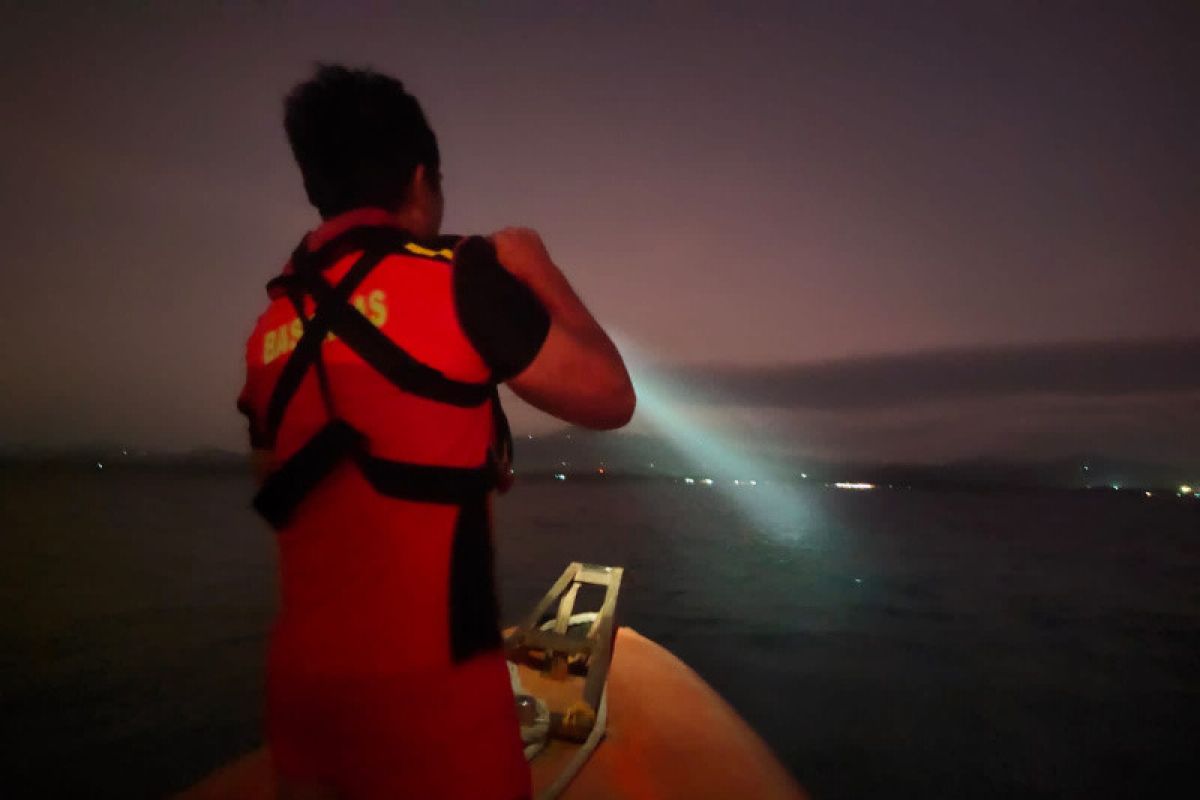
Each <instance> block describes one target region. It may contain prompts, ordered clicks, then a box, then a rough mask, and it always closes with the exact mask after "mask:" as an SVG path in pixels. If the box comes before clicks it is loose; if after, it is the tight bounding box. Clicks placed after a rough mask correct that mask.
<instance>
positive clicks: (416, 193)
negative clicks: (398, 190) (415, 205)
mask: <svg viewBox="0 0 1200 800" xmlns="http://www.w3.org/2000/svg"><path fill="white" fill-rule="evenodd" d="M428 181H429V173H428V171H427V170H426V169H425V165H424V164H417V167H416V169H414V170H413V173H412V177H411V178H410V179H409V181H408V186H406V187H405V194H407V195H408V196H409V198H412V199H416V198H418V197H421V196H422V195H423V194H425V193H427V192H428V191H429V187H430V184H429V182H428Z"/></svg>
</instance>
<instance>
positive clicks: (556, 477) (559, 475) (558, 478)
mask: <svg viewBox="0 0 1200 800" xmlns="http://www.w3.org/2000/svg"><path fill="white" fill-rule="evenodd" d="M566 479H567V476H566V475H563V474H562V473H561V472H556V473H554V480H556V481H565V480H566Z"/></svg>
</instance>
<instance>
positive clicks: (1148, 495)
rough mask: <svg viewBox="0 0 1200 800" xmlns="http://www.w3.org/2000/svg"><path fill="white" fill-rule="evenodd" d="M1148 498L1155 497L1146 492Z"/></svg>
mask: <svg viewBox="0 0 1200 800" xmlns="http://www.w3.org/2000/svg"><path fill="white" fill-rule="evenodd" d="M1146 497H1154V495H1153V494H1152V493H1150V492H1146Z"/></svg>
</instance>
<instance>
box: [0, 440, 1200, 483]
mask: <svg viewBox="0 0 1200 800" xmlns="http://www.w3.org/2000/svg"><path fill="white" fill-rule="evenodd" d="M514 449H515V453H516V458H515V468H516V471H517V474H518V475H519V476H521V477H523V478H532V479H540V478H545V479H550V478H552V477H553V476H555V475H559V474H561V475H563V476H564V477H570V478H575V479H579V478H583V477H588V478H597V479H598V478H617V477H624V478H672V479H674V478H682V477H685V476H687V477H693V478H696V479H701V478H706V477H710V478H713V479H717V480H732V479H743V480H754V479H756V480H775V481H811V482H816V483H834V482H838V481H854V482H867V483H874V484H878V485H885V486H886V485H889V484H891V485H904V486H924V487H952V486H967V487H1014V488H1016V487H1028V488H1038V487H1040V488H1055V489H1085V488H1105V489H1110V490H1111V489H1112V488H1113V487H1117V488H1120V489H1160V490H1165V489H1169V490H1171V491H1175V490H1176V489H1177V488H1178V487H1179V486H1180V485H1182V484H1188V485H1200V463H1194V464H1151V463H1142V462H1132V461H1123V460H1120V459H1111V458H1105V457H1103V456H1098V455H1095V456H1093V455H1078V456H1071V457H1065V458H1060V459H1054V460H1049V461H1029V462H1022V461H1005V460H997V459H985V458H979V459H971V460H963V461H955V462H951V463H945V464H903V463H863V462H859V463H852V462H837V461H828V460H820V459H810V458H804V457H802V456H799V455H786V456H785V455H778V454H774V455H770V454H754V453H752V452H740V453H739V454H738V458H737V464H738V465H739V467H738V468H736V469H735V466H734V465H732V464H728V463H722V462H721V461H720V459H719V458H718V457H717V456H713V457H712V458H711V459H709V460H706V461H698V460H696V459H695V458H693V457H691V456H689V455H688V454H687V453H685V452H683V450H682V449H681V448H679V447H678V446H676V445H674V444H673V443H672V442H671V441H669V440H667V439H664V438H660V437H657V436H649V435H645V434H637V433H625V432H616V433H611V432H605V433H601V432H596V431H589V430H586V429H583V428H566V429H563V430H560V431H557V432H554V433H551V434H541V435H539V434H534V435H525V436H519V437H518V438H517V440H516V441H515V442H514ZM0 465H9V466H14V465H15V466H21V467H25V468H29V467H39V468H52V469H63V468H69V469H78V470H102V469H110V470H111V469H117V470H122V469H152V470H186V471H226V470H230V471H242V470H248V469H249V459H248V457H247V454H246V453H238V452H231V451H228V450H217V449H196V450H191V451H187V452H151V451H146V450H138V449H133V448H128V447H119V446H112V445H104V446H96V447H87V448H76V449H71V450H57V451H39V450H36V449H31V448H21V449H13V448H10V449H7V450H0ZM747 465H750V466H747ZM738 469H740V470H741V471H738ZM747 469H749V470H750V471H751V472H753V473H754V474H742V472H745V471H746V470H747ZM601 470H603V473H601Z"/></svg>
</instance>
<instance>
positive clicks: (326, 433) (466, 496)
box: [253, 228, 511, 528]
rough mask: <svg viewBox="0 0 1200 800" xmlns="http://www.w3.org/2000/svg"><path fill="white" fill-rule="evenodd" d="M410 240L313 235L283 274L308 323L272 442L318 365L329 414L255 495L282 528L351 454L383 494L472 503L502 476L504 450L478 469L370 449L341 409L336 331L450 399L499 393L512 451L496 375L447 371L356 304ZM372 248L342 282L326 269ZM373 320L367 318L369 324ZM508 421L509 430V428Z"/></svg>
mask: <svg viewBox="0 0 1200 800" xmlns="http://www.w3.org/2000/svg"><path fill="white" fill-rule="evenodd" d="M405 242H406V240H405V239H404V238H403V237H402V236H401V235H400V234H399V233H398V232H397V231H395V229H382V228H381V229H355V230H352V231H350V232H348V233H347V234H343V236H341V237H338V238H336V239H334V240H333V241H331V242H329V243H328V244H326V245H325V246H323V247H322V248H320V249H319V250H317V251H316V252H314V253H308V252H307V251H306V250H305V248H304V242H301V244H300V247H298V248H297V249H296V252H295V253H294V254H293V256H292V267H293V275H291V276H287V277H284V278H280V279H277V281H276V285H282V288H284V289H285V290H286V291H287V294H288V298H289V300H290V301H291V303H292V305H293V307H294V308H295V309H296V313H297V315H298V316H299V319H300V320H301V324H302V325H303V326H304V333H303V335H302V336H301V337H300V340H299V341H298V342H297V343H296V348H295V349H294V350H293V352H292V354H291V355H290V356H289V358H288V362H287V363H286V364H285V365H284V368H283V370H282V372H281V373H280V376H279V379H278V381H277V382H276V384H275V388H274V390H273V391H272V393H271V399H270V403H269V405H268V409H267V431H268V436H269V439H270V442H271V444H272V446H273V445H274V441H275V436H276V434H277V433H278V431H279V425H280V423H281V422H282V419H283V415H284V412H285V411H286V410H287V405H288V403H289V402H290V401H291V399H292V398H293V397H294V396H295V394H296V391H297V390H298V389H299V387H300V384H301V382H302V381H303V379H304V375H305V373H306V372H307V371H308V368H309V367H310V366H312V367H315V369H316V371H317V379H318V382H319V384H320V390H321V396H322V399H323V401H324V404H325V409H326V412H327V414H328V416H329V421H328V422H327V423H326V424H325V426H324V427H323V428H321V430H319V431H318V432H317V433H316V434H315V435H313V437H312V438H310V439H309V440H308V441H307V442H305V443H304V445H303V446H302V447H301V448H300V449H299V450H298V451H296V453H295V454H293V455H292V456H291V457H290V458H289V459H288V460H287V461H286V462H284V463H283V465H282V466H280V467H279V469H277V470H276V471H275V472H273V473H272V474H271V475H270V476H268V478H267V479H266V481H264V483H263V486H262V488H261V489H260V490H259V492H258V493H257V494H256V495H255V497H254V501H253V502H254V507H255V508H256V509H257V510H258V511H259V513H261V514H262V515H263V516H264V517H265V518H266V519H267V521H268V522H270V523H271V524H272V525H273V526H275V527H276V528H283V527H285V526H286V525H287V523H288V522H289V521H290V519H291V517H292V514H293V513H294V512H295V510H296V507H297V506H298V505H299V504H300V502H301V501H302V500H303V499H304V498H305V497H306V496H307V495H308V493H309V492H310V491H312V489H313V487H314V486H316V484H317V483H319V482H320V481H321V480H322V479H323V478H325V477H326V476H327V475H328V474H329V473H330V472H332V471H333V469H334V468H335V467H337V466H338V464H340V463H341V462H342V461H344V460H346V459H352V460H353V461H354V462H355V463H356V464H357V465H358V467H359V469H360V470H361V472H362V474H363V476H364V477H365V478H366V480H367V481H368V482H369V483H370V484H371V486H372V487H373V488H374V489H375V490H376V491H377V492H379V493H380V494H383V495H386V496H388V497H395V498H398V499H402V500H412V501H417V502H427V503H444V504H450V505H458V506H466V505H467V504H469V503H472V502H474V501H478V500H479V499H480V498H482V497H483V496H484V495H485V494H486V493H487V492H488V491H490V490H491V489H492V488H494V487H495V486H496V484H497V476H498V470H497V468H496V462H495V456H494V455H493V454H492V453H490V452H489V454H488V461H487V463H485V464H484V465H482V466H480V467H475V468H465V467H443V466H436V465H428V464H413V463H409V462H403V461H389V460H387V459H383V458H378V457H375V456H372V455H370V453H369V452H368V451H367V446H366V443H367V438H366V436H365V435H364V434H363V433H362V432H361V431H359V430H357V429H356V428H354V427H353V426H352V425H350V424H349V423H348V422H346V421H345V420H343V419H340V418H338V416H337V412H336V408H335V405H334V400H333V393H332V389H331V387H330V384H329V377H328V375H327V374H326V370H325V363H324V360H323V359H322V358H321V344H322V342H324V340H325V339H326V337H327V336H328V334H330V333H336V334H337V335H338V336H339V337H340V338H342V339H343V340H344V341H345V343H346V344H347V345H348V346H349V347H350V348H351V349H352V350H353V351H354V352H355V353H356V354H357V355H358V356H359V357H360V358H362V359H363V361H365V362H366V363H367V364H369V365H370V366H371V367H373V368H374V369H376V370H377V371H378V372H380V373H381V374H383V375H384V376H385V377H386V378H388V380H389V381H391V382H392V383H393V384H395V385H396V386H398V387H399V388H401V389H404V390H406V391H409V392H412V393H414V394H419V395H422V396H425V397H430V398H432V399H436V400H441V401H442V402H446V403H450V404H453V405H461V406H477V405H479V404H481V403H483V402H484V401H486V400H487V399H489V398H491V399H492V400H493V402H494V404H495V405H494V407H493V415H497V414H498V415H499V416H498V417H494V419H493V424H494V425H495V426H496V434H497V435H498V441H499V442H501V443H503V444H504V445H507V447H506V448H505V449H506V450H508V452H511V436H510V434H509V433H508V424H507V420H506V419H504V412H503V410H502V409H500V404H499V397H497V396H496V392H495V387H494V386H493V385H491V384H471V383H463V382H460V381H454V380H451V379H449V378H446V377H445V375H443V374H442V373H441V372H439V371H438V370H436V369H433V368H432V367H429V366H427V365H425V364H422V363H420V362H419V361H417V360H416V359H414V358H413V357H412V356H410V355H409V354H408V353H407V352H405V351H404V350H403V349H401V348H400V347H399V346H398V345H396V344H395V343H394V342H392V341H391V339H389V338H387V336H386V335H384V334H383V333H382V332H381V331H379V329H378V328H376V327H375V326H374V325H372V324H371V323H370V321H368V320H367V319H366V318H365V317H364V316H363V315H362V314H361V313H360V312H359V311H358V309H356V308H355V307H354V306H353V305H351V304H350V302H349V301H350V296H351V293H352V292H353V291H354V289H355V288H357V287H358V286H359V284H361V283H362V282H363V280H365V279H366V277H367V275H369V274H370V272H371V270H373V269H374V268H375V267H376V266H378V264H379V262H380V261H382V260H383V258H384V257H386V256H387V255H388V254H389V253H390V252H394V251H395V250H396V249H398V246H402V245H403V244H404V243H405ZM357 249H362V250H363V255H362V256H360V257H359V259H358V260H357V261H356V262H355V263H354V264H353V265H352V266H351V267H350V269H349V270H348V271H347V272H346V275H345V276H344V277H343V278H342V280H340V281H338V283H337V285H336V286H331V285H330V284H329V283H328V282H327V281H326V280H325V279H324V277H322V275H321V266H322V265H323V264H328V263H330V262H331V260H336V259H338V258H341V257H342V256H344V255H346V254H348V253H350V252H354V251H355V250H357ZM304 290H307V291H308V292H309V293H310V294H311V295H312V297H313V299H314V300H315V301H316V311H315V313H314V314H313V316H312V318H311V319H310V318H308V317H307V316H306V315H305V313H304V302H303V295H302V292H303V291H304ZM364 326H365V327H364ZM501 430H503V434H501Z"/></svg>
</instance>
